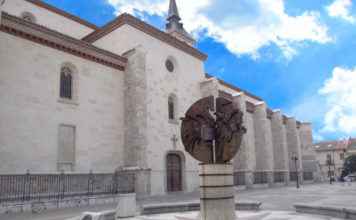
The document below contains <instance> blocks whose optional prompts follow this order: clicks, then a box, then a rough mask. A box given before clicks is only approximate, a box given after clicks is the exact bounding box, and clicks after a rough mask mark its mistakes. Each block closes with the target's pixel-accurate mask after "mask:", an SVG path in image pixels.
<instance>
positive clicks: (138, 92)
mask: <svg viewBox="0 0 356 220" xmlns="http://www.w3.org/2000/svg"><path fill="white" fill-rule="evenodd" d="M124 55H125V57H126V58H128V65H127V68H126V71H125V80H124V83H125V84H124V85H125V88H124V109H125V136H124V138H125V139H124V144H125V145H124V167H125V168H128V169H135V170H137V173H136V175H137V176H136V177H137V178H139V179H140V181H137V183H136V192H137V194H138V195H140V194H141V193H143V194H147V193H148V192H140V191H145V190H147V189H148V188H149V187H148V186H147V185H145V184H149V183H150V180H149V179H146V180H143V177H144V176H141V175H140V173H139V172H138V171H140V170H147V168H148V167H147V166H148V165H147V157H146V152H147V146H148V138H147V104H146V101H147V98H146V94H147V84H146V77H147V72H146V52H145V51H143V50H142V48H140V47H138V48H135V49H133V50H130V51H129V52H127V53H125V54H124ZM147 178H148V177H147Z"/></svg>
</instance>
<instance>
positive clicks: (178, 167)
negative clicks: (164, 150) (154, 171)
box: [167, 153, 183, 192]
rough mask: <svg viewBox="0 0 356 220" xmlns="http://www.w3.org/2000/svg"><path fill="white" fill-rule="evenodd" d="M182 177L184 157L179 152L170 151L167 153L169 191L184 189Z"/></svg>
mask: <svg viewBox="0 0 356 220" xmlns="http://www.w3.org/2000/svg"><path fill="white" fill-rule="evenodd" d="M182 179H183V178H182V159H181V157H180V156H179V155H178V154H175V153H169V154H168V155H167V191H168V192H178V191H182V190H183V184H182V182H183V181H182Z"/></svg>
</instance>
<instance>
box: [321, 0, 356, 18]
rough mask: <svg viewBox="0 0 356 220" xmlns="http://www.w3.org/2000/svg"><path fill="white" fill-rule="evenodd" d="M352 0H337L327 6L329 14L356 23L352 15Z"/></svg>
mask: <svg viewBox="0 0 356 220" xmlns="http://www.w3.org/2000/svg"><path fill="white" fill-rule="evenodd" d="M351 7H352V1H351V0H335V1H334V2H333V3H332V4H331V5H329V6H328V7H326V10H327V11H328V14H329V16H331V17H338V18H342V19H344V20H346V21H348V22H350V23H355V21H356V19H355V17H354V16H352V15H351V12H350V10H351Z"/></svg>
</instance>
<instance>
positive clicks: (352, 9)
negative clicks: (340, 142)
mask: <svg viewBox="0 0 356 220" xmlns="http://www.w3.org/2000/svg"><path fill="white" fill-rule="evenodd" d="M45 1H46V2H48V3H50V4H52V5H55V6H57V7H59V8H62V9H64V10H66V11H68V12H70V13H73V14H75V15H77V16H79V17H81V18H83V19H85V20H88V21H90V22H92V23H94V24H96V25H98V26H101V25H103V24H105V23H107V22H108V21H110V20H112V19H114V18H115V16H116V15H117V14H120V13H122V12H129V13H131V14H134V15H135V16H138V17H140V18H141V19H143V20H145V21H146V22H148V23H150V24H152V25H154V26H156V27H158V28H160V29H163V28H164V24H165V16H166V11H167V8H168V0H76V1H71V0H45ZM353 1H355V0H224V1H222V0H196V1H191V0H177V4H178V7H179V10H180V15H181V17H182V19H183V22H184V25H185V27H186V29H187V30H188V31H189V32H191V33H192V34H193V35H194V36H195V38H196V39H197V40H198V44H197V47H198V48H199V49H200V50H202V51H203V52H205V53H206V54H208V55H209V58H208V60H207V62H206V64H205V67H206V72H207V73H209V74H211V75H215V76H217V77H219V78H221V79H223V80H225V81H227V82H230V83H232V84H234V85H236V86H238V87H240V88H242V89H245V90H248V91H249V92H251V93H253V94H255V95H257V96H259V97H261V98H263V99H264V100H265V101H266V102H267V104H268V105H269V106H270V107H271V108H273V109H281V110H282V111H283V112H284V113H285V114H287V115H291V116H292V115H293V116H296V117H297V119H299V120H301V121H310V122H312V123H313V129H314V139H315V140H316V141H317V140H327V139H336V138H344V137H348V136H356V59H355V57H356V50H355V49H356V1H355V2H353Z"/></svg>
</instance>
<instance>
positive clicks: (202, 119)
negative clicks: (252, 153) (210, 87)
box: [181, 96, 246, 164]
mask: <svg viewBox="0 0 356 220" xmlns="http://www.w3.org/2000/svg"><path fill="white" fill-rule="evenodd" d="M214 102H216V103H214ZM215 106H216V110H215ZM214 111H215V112H214ZM242 123H243V113H242V112H241V111H240V110H239V109H238V108H237V107H235V106H234V105H233V103H232V101H231V100H228V99H227V98H224V97H218V98H216V100H214V97H213V96H209V97H206V98H202V99H200V100H199V101H197V102H196V103H195V104H193V105H192V106H191V107H190V108H189V109H188V111H187V112H186V114H185V118H182V127H181V137H182V142H183V145H184V147H185V150H186V151H187V152H189V153H190V154H191V155H192V156H193V157H194V158H195V159H197V160H199V161H200V162H203V163H208V164H211V163H218V164H221V163H227V162H229V161H230V160H231V159H232V158H233V157H234V156H235V155H236V153H237V152H238V150H239V149H240V145H241V141H242V136H243V134H244V133H246V128H245V127H243V126H242Z"/></svg>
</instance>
